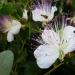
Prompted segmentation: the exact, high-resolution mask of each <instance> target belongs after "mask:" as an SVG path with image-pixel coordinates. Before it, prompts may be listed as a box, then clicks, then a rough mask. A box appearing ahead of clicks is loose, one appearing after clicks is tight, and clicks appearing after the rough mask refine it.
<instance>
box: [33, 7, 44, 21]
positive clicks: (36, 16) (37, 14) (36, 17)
mask: <svg viewBox="0 0 75 75" xmlns="http://www.w3.org/2000/svg"><path fill="white" fill-rule="evenodd" d="M41 15H42V9H38V8H36V9H35V10H33V11H32V18H33V20H34V21H41V22H42V21H45V19H44V17H43V16H41Z"/></svg>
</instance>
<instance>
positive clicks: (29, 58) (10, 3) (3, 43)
mask: <svg viewBox="0 0 75 75" xmlns="http://www.w3.org/2000/svg"><path fill="white" fill-rule="evenodd" d="M34 1H36V0H0V15H9V16H12V17H13V18H16V19H18V20H19V21H20V22H21V23H22V24H23V25H24V26H25V28H22V29H21V31H20V33H19V34H18V35H16V36H15V40H14V41H13V42H12V43H8V42H7V40H6V35H5V34H2V33H0V52H2V51H4V50H8V49H9V50H12V51H13V53H14V64H13V68H12V71H11V75H45V73H47V72H48V71H49V70H50V69H52V68H53V66H52V67H51V68H49V69H46V70H42V69H40V68H38V66H37V64H36V61H35V58H34V55H33V52H34V50H35V49H36V47H37V46H38V44H37V43H36V42H35V41H32V37H33V36H34V35H36V36H35V37H36V38H37V35H40V33H41V32H40V28H42V26H41V23H40V22H34V21H33V20H32V18H31V16H32V14H31V12H30V10H31V6H32V4H34ZM62 1H64V0H58V2H57V7H58V8H59V10H58V12H56V14H58V13H59V12H60V6H61V7H62V8H63V12H64V14H66V13H68V10H70V9H69V8H66V5H65V3H64V4H63V5H62ZM72 1H73V2H72V7H71V8H72V10H70V11H71V12H72V13H73V14H74V12H75V0H72ZM24 8H26V9H28V10H29V12H28V16H29V20H28V21H26V20H23V19H22V14H23V10H24ZM65 10H66V11H65ZM32 44H33V46H32ZM34 45H35V46H34ZM31 47H32V48H31ZM0 61H1V60H0ZM55 64H57V63H55ZM66 74H68V75H75V56H72V57H71V58H65V60H64V64H63V65H61V66H59V67H58V68H57V69H55V70H54V71H53V72H51V75H66ZM48 75H50V73H49V74H48Z"/></svg>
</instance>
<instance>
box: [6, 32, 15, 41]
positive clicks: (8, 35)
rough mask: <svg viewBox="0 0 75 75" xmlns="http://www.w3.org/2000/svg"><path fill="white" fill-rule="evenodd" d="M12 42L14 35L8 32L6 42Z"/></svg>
mask: <svg viewBox="0 0 75 75" xmlns="http://www.w3.org/2000/svg"><path fill="white" fill-rule="evenodd" d="M13 40H14V35H13V34H11V33H10V32H8V33H7V41H8V42H12V41H13Z"/></svg>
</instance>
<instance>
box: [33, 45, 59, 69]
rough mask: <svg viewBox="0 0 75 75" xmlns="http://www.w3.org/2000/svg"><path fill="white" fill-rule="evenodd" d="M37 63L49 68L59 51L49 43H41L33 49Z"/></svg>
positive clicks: (41, 66)
mask: <svg viewBox="0 0 75 75" xmlns="http://www.w3.org/2000/svg"><path fill="white" fill-rule="evenodd" d="M34 56H35V58H36V60H37V65H38V66H39V67H40V68H43V69H44V68H49V67H50V66H51V65H52V64H53V63H54V62H55V61H56V60H57V58H58V57H59V52H58V50H57V49H54V47H50V46H49V45H41V46H39V47H38V48H37V49H36V50H35V51H34Z"/></svg>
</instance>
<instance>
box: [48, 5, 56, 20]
mask: <svg viewBox="0 0 75 75" xmlns="http://www.w3.org/2000/svg"><path fill="white" fill-rule="evenodd" d="M55 11H57V7H56V6H52V9H51V12H48V19H49V21H50V20H52V19H53V17H54V13H55Z"/></svg>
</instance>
